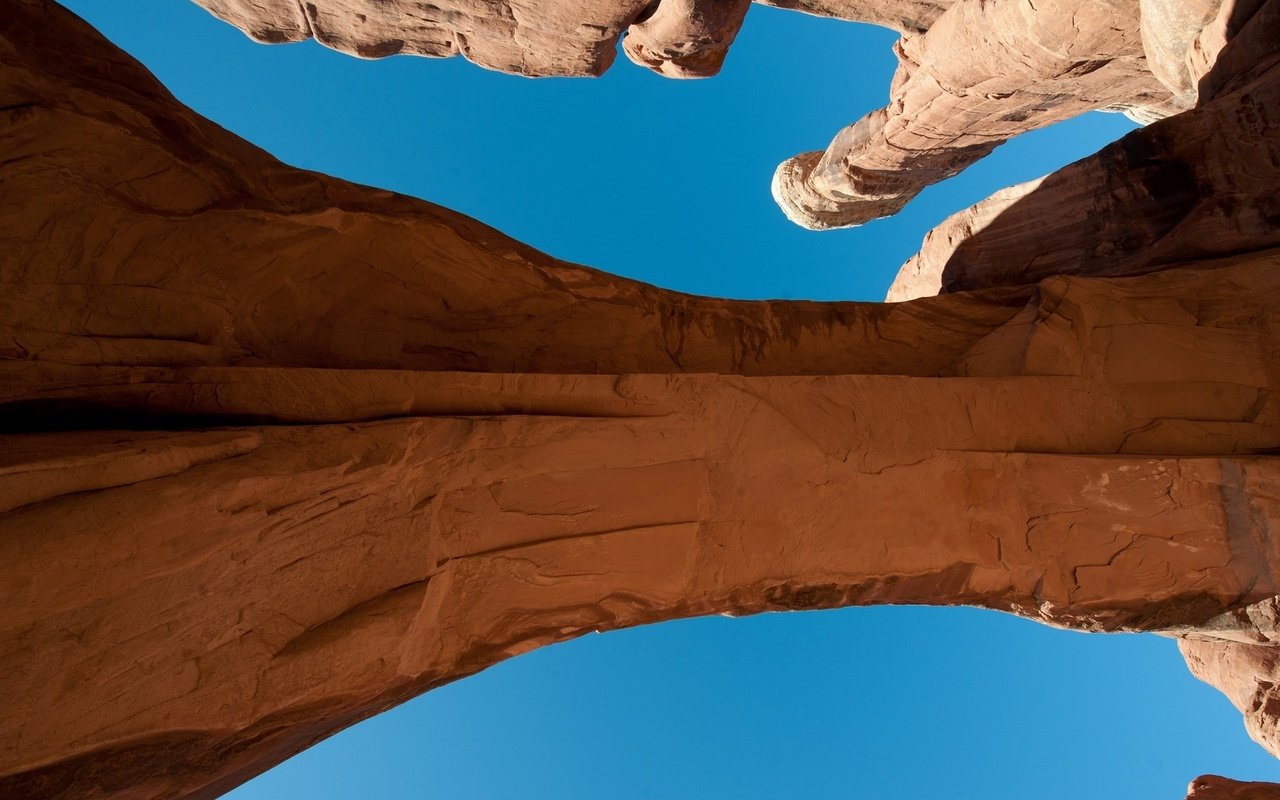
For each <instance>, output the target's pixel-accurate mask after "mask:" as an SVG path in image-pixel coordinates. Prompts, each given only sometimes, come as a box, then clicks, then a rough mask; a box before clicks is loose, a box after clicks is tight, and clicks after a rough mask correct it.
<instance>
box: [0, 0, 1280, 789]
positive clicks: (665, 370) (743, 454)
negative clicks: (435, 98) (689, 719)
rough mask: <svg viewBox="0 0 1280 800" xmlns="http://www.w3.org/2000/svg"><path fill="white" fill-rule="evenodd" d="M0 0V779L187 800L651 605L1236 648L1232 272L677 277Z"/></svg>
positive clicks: (1255, 270) (1254, 438) (1244, 359)
mask: <svg viewBox="0 0 1280 800" xmlns="http://www.w3.org/2000/svg"><path fill="white" fill-rule="evenodd" d="M9 5H10V8H11V12H12V13H9V14H6V15H5V17H4V18H3V19H0V60H2V61H3V65H4V67H5V69H4V71H3V72H0V91H3V93H4V98H5V102H4V106H5V112H4V113H5V115H6V127H5V128H4V129H3V131H2V132H0V136H2V137H3V138H2V139H0V148H3V152H4V153H5V155H6V167H5V168H6V174H5V177H6V182H7V186H6V189H7V191H6V193H5V195H4V198H5V199H4V202H2V203H0V220H2V221H3V230H4V231H5V235H6V237H7V241H6V248H5V249H4V251H3V252H4V257H3V261H0V269H2V270H3V273H2V274H3V280H4V282H5V283H6V285H7V288H8V289H9V291H8V292H7V293H6V295H5V297H4V300H3V302H4V304H5V305H4V311H5V313H4V316H3V329H0V335H2V336H3V340H2V341H3V345H2V346H3V347H4V353H5V356H6V360H5V362H4V365H3V371H0V389H2V390H3V393H2V394H0V401H2V402H3V403H4V408H5V413H6V422H7V423H8V427H9V429H10V430H11V431H13V432H12V433H10V434H9V435H7V436H5V439H4V443H5V449H4V454H5V455H4V459H5V461H4V465H3V468H4V475H5V481H4V483H3V485H2V488H3V492H2V495H3V496H2V499H3V506H4V509H3V510H4V513H3V515H2V516H0V531H3V533H2V534H0V548H2V549H3V550H4V552H3V554H0V570H3V572H2V573H0V574H3V581H0V585H3V586H4V587H5V589H4V591H5V597H4V599H5V603H4V611H3V615H2V616H0V636H2V637H3V638H4V645H3V646H2V647H0V653H2V654H3V655H0V659H3V661H0V694H3V695H4V696H6V697H15V698H19V701H18V702H17V703H14V704H10V705H9V706H8V707H6V708H5V710H4V711H3V712H2V713H3V714H4V715H5V716H4V719H3V723H4V730H5V731H6V733H5V738H4V739H3V740H2V741H0V775H3V777H0V788H3V789H4V791H5V792H6V793H13V794H17V795H21V794H24V793H25V794H28V795H32V794H42V793H43V794H49V795H54V796H56V795H57V794H59V793H61V794H63V795H65V796H94V795H95V794H98V795H102V794H116V795H121V796H127V795H129V794H134V795H142V796H147V795H154V796H172V795H176V794H190V795H193V796H204V795H210V794H215V793H217V792H218V791H220V790H223V789H225V788H227V787H228V786H230V785H234V784H235V783H236V782H238V781H241V780H243V779H244V778H245V777H247V776H249V775H251V774H254V773H256V772H257V771H260V770H262V769H265V768H266V767H268V766H270V764H272V763H275V762H276V761H279V760H280V759H282V758H284V757H286V756H287V755H289V754H290V753H292V752H296V751H297V750H298V749H301V748H302V747H305V746H306V745H307V744H308V743H309V742H311V741H314V740H315V739H317V738H319V737H322V736H324V735H326V734H328V733H330V732H332V731H334V730H337V729H339V728H341V727H343V726H345V725H348V724H350V723H352V722H354V721H355V720H357V719H359V718H361V717H363V716H367V715H369V714H372V713H376V712H377V711H378V710H381V709H383V708H385V707H387V706H388V705H390V704H393V703H395V702H398V701H400V700H402V699H404V698H405V697H408V696H411V695H413V694H415V693H418V692H421V691H424V690H426V689H428V688H430V687H431V686H432V685H435V684H438V683H439V682H442V681H446V680H453V679H456V678H459V677H462V676H465V675H466V674H470V673H471V672H474V671H475V670H478V669H481V668H483V667H484V666H486V665H487V664H490V663H493V662H494V661H495V660H498V659H500V658H503V657H506V656H508V655H511V654H513V653H516V652H521V651H522V650H524V649H527V648H529V647H534V646H537V645H539V644H542V643H546V642H549V641H554V640H557V639H560V638H565V637H569V636H573V635H577V634H578V633H582V632H585V631H589V630H596V629H605V628H610V627H621V626H624V625H629V624H637V623H640V622H648V621H655V620H658V619H664V618H671V617H675V616H687V615H693V614H702V613H721V612H733V613H750V612H751V611H755V610H763V609H769V608H808V607H829V606H834V605H847V604H858V603H873V602H922V603H934V604H955V603H968V604H974V605H982V606H986V607H991V608H998V609H1002V610H1010V611H1014V612H1017V613H1021V614H1024V615H1027V616H1031V617H1033V618H1038V619H1041V620H1043V621H1048V622H1051V623H1055V624H1064V625H1072V626H1077V627H1084V628H1089V629H1099V630H1115V629H1163V630H1175V631H1181V632H1183V633H1188V632H1195V633H1196V635H1198V636H1209V637H1212V640H1211V641H1209V642H1208V643H1207V644H1195V645H1189V647H1197V648H1199V647H1203V648H1206V649H1208V650H1210V651H1211V652H1228V651H1229V652H1232V653H1234V652H1237V649H1230V648H1235V646H1234V645H1230V646H1228V645H1224V644H1223V643H1222V641H1221V640H1222V639H1223V638H1224V637H1235V638H1241V639H1243V638H1249V637H1253V638H1254V639H1255V640H1256V639H1259V638H1261V639H1263V640H1265V639H1266V638H1267V636H1269V635H1270V634H1269V633H1268V617H1267V611H1268V609H1269V606H1267V605H1266V603H1265V601H1266V600H1267V599H1268V598H1270V597H1271V596H1273V595H1275V594H1276V591H1277V590H1276V586H1275V580H1276V575H1277V573H1276V570H1275V567H1274V563H1275V562H1274V559H1275V557H1276V554H1275V543H1274V542H1272V541H1271V540H1270V538H1269V537H1268V536H1267V525H1268V524H1269V520H1271V519H1274V518H1275V517H1276V513H1277V509H1276V508H1275V503H1276V502H1277V501H1276V499H1275V498H1276V496H1277V492H1276V489H1275V484H1276V480H1277V477H1278V475H1277V467H1276V462H1275V460H1274V458H1273V457H1272V456H1270V455H1269V453H1270V452H1271V451H1273V450H1274V448H1276V447H1277V446H1278V442H1277V431H1278V430H1280V423H1278V422H1277V419H1276V414H1277V413H1280V412H1277V410H1276V407H1275V405H1274V403H1273V402H1272V400H1271V398H1272V396H1273V395H1272V392H1273V386H1274V385H1275V381H1276V364H1280V359H1278V358H1277V355H1280V343H1278V342H1277V340H1276V338H1275V337H1276V335H1275V330H1276V325H1275V314H1276V311H1275V309H1274V307H1275V303H1274V302H1273V299H1274V297H1275V296H1276V292H1277V286H1276V281H1277V280H1278V278H1277V277H1276V270H1275V266H1276V263H1277V255H1276V253H1275V251H1273V250H1259V251H1258V252H1248V251H1245V252H1240V253H1237V254H1235V255H1233V256H1231V257H1229V258H1226V259H1223V260H1222V261H1220V262H1218V263H1215V264H1190V265H1187V266H1188V267H1190V268H1184V269H1177V270H1170V271H1166V272H1161V273H1158V274H1152V275H1148V276H1143V277H1135V278H1130V279H1126V280H1114V279H1103V278H1079V277H1071V276H1058V277H1053V278H1048V279H1045V280H1043V281H1041V282H1039V283H1038V284H1036V285H1033V286H1022V287H1014V288H1008V289H998V288H997V289H988V290H985V291H982V292H973V293H969V294H965V295H957V296H952V297H940V298H927V299H922V300H918V301H915V302H912V303H907V304H901V305H895V306H881V305H875V304H858V303H835V304H813V303H738V302H728V301H717V300H708V299H703V298H692V297H688V296H683V295H678V294H675V293H670V292H664V291H661V290H657V289H654V288H652V287H646V286H643V285H640V284H635V283H632V282H628V281H624V280H621V279H617V278H612V277H609V276H605V275H602V274H600V273H596V272H593V271H591V270H587V269H584V268H580V267H575V266H573V265H568V264H563V263H561V262H556V261H554V260H553V259H550V258H548V257H546V256H543V255H541V254H538V253H535V252H533V251H530V250H528V249H527V248H524V247H522V246H520V245H518V244H517V243H514V242H512V241H510V240H508V239H506V238H505V237H502V236H501V235H500V234H497V233H496V232H494V231H491V230H489V229H486V228H484V227H483V226H480V225H478V224H476V223H474V222H472V221H470V220H467V219H465V218H462V217H460V216H458V215H455V214H452V213H450V212H447V211H444V210H442V209H438V208H436V207H433V206H430V205H428V204H425V203H420V202H417V201H412V200H409V199H407V198H403V197H397V196H394V195H390V194H388V193H385V192H377V191H374V190H369V189H364V188H361V187H356V186H352V185H350V184H345V183H343V182H340V181H334V180H330V179H326V178H323V177H321V176H316V175H313V174H309V173H304V172H301V171H298V170H292V169H290V168H287V167H284V166H283V165H280V164H278V163H277V162H275V161H273V160H272V159H270V158H269V157H268V156H266V155H265V154H263V153H262V152H260V151H258V150H256V149H254V148H252V147H251V146H249V145H247V144H245V143H244V142H242V141H240V140H238V139H236V138H235V137H232V136H230V135H229V134H227V133H226V132H224V131H221V130H220V129H217V128H216V127H215V126H212V125H211V124H209V123H207V122H206V121H204V120H201V119H199V118H198V117H196V116H195V115H193V114H192V113H191V112H189V111H187V110H185V109H183V108H182V107H181V106H179V105H178V104H177V103H176V102H175V101H173V100H172V98H170V97H169V96H168V95H167V93H166V92H164V90H163V89H162V88H161V87H159V85H158V84H156V83H155V82H154V80H153V79H151V78H150V76H148V75H146V73H145V71H143V70H142V69H141V68H140V67H138V66H137V65H136V64H135V63H133V62H131V61H130V60H129V59H127V57H125V56H123V55H122V54H120V53H119V52H118V51H116V50H114V48H111V47H110V46H109V45H107V44H106V43H105V42H103V41H101V39H100V38H98V37H97V36H96V35H95V34H93V32H92V31H90V30H89V29H88V28H87V27H86V26H84V25H83V24H82V23H79V22H78V21H76V20H74V19H73V18H71V17H70V15H68V14H66V13H65V12H63V11H61V10H60V9H58V8H57V7H56V6H53V5H51V4H49V3H46V2H42V1H41V0H11V1H10V4H9ZM1171 122H1172V121H1171ZM1174 130H1175V131H1176V130H1177V129H1176V128H1174ZM1142 141H1146V140H1142ZM1155 141H1156V142H1157V143H1158V141H1159V140H1158V139H1156V140H1155ZM1162 266H1163V265H1162ZM1032 408H1034V409H1036V410H1037V412H1038V416H1032V415H1029V414H1028V413H1027V409H1032ZM73 419H74V422H72V420H73ZM1046 420H1048V423H1046ZM73 427H75V428H86V429H87V430H69V428H73ZM33 429H35V430H43V431H44V432H43V433H32V432H30V431H31V430H33ZM1255 677H1256V675H1255V674H1253V673H1248V672H1247V671H1246V673H1244V674H1243V679H1242V678H1241V673H1236V672H1229V674H1228V677H1227V678H1226V679H1224V680H1237V679H1242V680H1253V679H1254V678H1255ZM1254 683H1255V684H1256V680H1255V681H1254ZM1242 685H1243V683H1242ZM1255 716H1259V715H1255ZM1259 718H1262V719H1265V708H1263V710H1262V713H1261V715H1260V716H1259Z"/></svg>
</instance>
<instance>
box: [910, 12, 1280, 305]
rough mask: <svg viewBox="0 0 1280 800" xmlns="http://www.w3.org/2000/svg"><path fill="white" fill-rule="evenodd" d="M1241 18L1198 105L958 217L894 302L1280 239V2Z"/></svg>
mask: <svg viewBox="0 0 1280 800" xmlns="http://www.w3.org/2000/svg"><path fill="white" fill-rule="evenodd" d="M1232 17H1233V19H1234V23H1233V25H1232V27H1231V30H1230V35H1229V37H1227V36H1224V37H1221V38H1222V39H1224V44H1223V45H1222V46H1221V47H1220V48H1219V49H1218V51H1217V53H1216V55H1215V56H1214V60H1215V63H1216V64H1217V65H1218V66H1217V68H1216V69H1214V70H1213V71H1212V72H1211V73H1209V74H1204V75H1201V76H1200V77H1199V79H1198V81H1199V82H1200V83H1201V84H1202V89H1201V95H1200V102H1201V105H1200V107H1198V108H1196V109H1194V110H1191V111H1187V112H1185V113H1182V114H1179V115H1177V116H1174V117H1171V118H1169V119H1165V120H1161V121H1159V122H1156V123H1154V124H1152V125H1150V126H1148V127H1146V128H1144V129H1142V130H1138V131H1134V132H1133V133H1131V134H1129V135H1128V136H1126V137H1124V138H1123V139H1121V140H1120V141H1118V142H1116V143H1114V144H1112V145H1110V146H1108V147H1106V148H1104V149H1103V150H1102V151H1101V152H1099V153H1097V154H1096V155H1093V156H1090V157H1088V158H1085V159H1083V160H1081V161H1078V162H1076V163H1074V164H1071V165H1069V166H1067V167H1066V168H1064V169H1061V170H1059V171H1057V172H1055V173H1054V174H1052V175H1050V176H1048V177H1046V178H1043V179H1041V180H1037V181H1032V182H1031V183H1028V184H1023V185H1021V186H1016V187H1011V188H1009V189H1006V190H1004V191H1002V192H999V193H997V194H996V195H993V196H992V197H990V198H988V199H987V200H984V201H982V202H981V203H978V204H977V205H975V206H973V207H972V208H969V209H966V210H964V211H961V212H959V213H958V214H955V215H954V216H952V217H951V218H950V219H948V220H946V221H945V222H944V223H943V224H942V225H940V226H938V227H937V228H935V229H934V230H933V231H931V232H930V233H929V235H928V237H927V238H926V239H925V242H924V246H923V248H922V249H921V251H920V253H919V254H917V255H916V256H914V257H913V258H912V259H911V260H909V261H908V262H907V263H906V264H905V265H904V266H903V268H902V270H901V271H900V272H899V274H898V277H897V279H896V280H895V281H894V284H893V286H892V287H891V288H890V290H889V295H888V299H889V300H909V299H912V298H914V297H924V296H928V295H933V294H937V293H938V292H940V291H943V292H954V291H965V290H969V289H980V288H987V287H992V286H1003V285H1020V284H1024V283H1026V282H1027V281H1029V280H1039V279H1041V278H1044V277H1048V276H1050V275H1061V274H1070V275H1134V274H1139V273H1144V272H1150V271H1152V270H1154V269H1160V268H1162V267H1163V266H1166V265H1169V264H1173V263H1177V262H1180V261H1186V260H1188V259H1190V258H1202V259H1209V258H1217V257H1220V256H1225V255H1231V254H1233V253H1238V252H1241V251H1245V250H1250V249H1255V248H1258V247H1262V246H1276V245H1280V180H1277V178H1276V173H1275V168H1274V166H1273V165H1276V164H1280V80H1278V79H1277V77H1276V73H1277V70H1278V69H1280V3H1275V2H1271V3H1261V2H1247V0H1246V2H1241V3H1239V4H1236V5H1235V6H1234V7H1233V15H1232ZM1259 165H1267V168H1265V169H1259Z"/></svg>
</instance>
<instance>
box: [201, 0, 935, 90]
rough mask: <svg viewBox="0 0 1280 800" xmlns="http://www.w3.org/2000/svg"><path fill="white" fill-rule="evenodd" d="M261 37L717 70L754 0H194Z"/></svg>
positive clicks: (514, 62)
mask: <svg viewBox="0 0 1280 800" xmlns="http://www.w3.org/2000/svg"><path fill="white" fill-rule="evenodd" d="M195 2H197V3H198V4H200V5H201V6H203V7H204V8H206V9H208V10H209V11H210V12H211V13H212V14H214V15H215V16H217V17H219V18H221V19H223V20H226V21H227V22H230V23H231V24H232V25H235V26H236V27H237V28H239V29H240V30H242V31H244V32H245V33H247V34H248V35H249V36H251V37H252V38H254V39H255V40H257V41H260V42H267V43H277V42H296V41H301V40H303V39H310V38H314V39H315V40H316V41H317V42H319V43H321V44H323V45H325V46H326V47H332V48H333V49H335V50H340V51H342V52H344V53H350V54H351V55H355V56H360V57H362V58H381V57H383V56H389V55H395V54H398V53H406V54H411V55H420V56H434V57H445V56H452V55H457V54H461V55H462V56H463V57H465V58H466V59H468V60H469V61H472V62H474V63H476V64H479V65H480V66H482V67H488V68H489V69H496V70H501V71H502V72H512V73H516V74H519V75H531V76H541V75H600V74H602V73H603V72H604V71H605V70H607V69H608V68H609V67H610V66H611V65H612V64H613V59H614V56H615V54H616V52H617V47H618V41H619V39H620V38H622V37H624V35H625V39H624V40H623V50H624V51H625V52H626V54H627V56H628V57H629V58H630V59H631V60H632V61H634V62H635V63H637V64H640V65H642V66H646V67H649V68H651V69H654V70H656V71H657V72H660V73H662V74H664V75H668V76H670V77H679V78H692V77H705V76H708V75H714V74H715V73H716V72H718V71H719V69H720V65H721V63H722V62H723V61H724V57H725V54H726V53H727V52H728V48H729V45H730V44H732V43H733V38H734V36H736V35H737V33H738V28H739V27H740V26H741V25H742V18H743V16H744V15H745V14H746V13H747V7H748V6H749V5H750V2H751V0H591V1H590V2H582V1H581V0H577V1H573V2H570V1H569V0H536V2H530V0H523V1H522V0H440V2H437V3H420V2H411V0H315V1H314V2H298V0H195ZM951 2H952V0H776V1H775V2H771V3H769V5H775V6H779V7H782V8H793V9H796V10H798V11H805V12H808V13H810V14H820V15H822V16H830V17H840V18H843V19H853V20H861V21H864V22H872V23H875V24H878V25H884V26H887V27H891V28H895V29H897V30H901V31H908V32H921V31H924V30H925V29H927V28H928V26H929V25H930V24H932V23H933V21H934V20H935V19H937V18H938V16H939V15H940V14H941V13H942V12H943V10H944V9H945V8H946V7H947V6H948V5H950V4H951Z"/></svg>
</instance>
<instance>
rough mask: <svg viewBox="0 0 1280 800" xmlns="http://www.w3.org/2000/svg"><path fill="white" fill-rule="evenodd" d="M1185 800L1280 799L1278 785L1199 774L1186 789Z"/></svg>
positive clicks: (1279, 787)
mask: <svg viewBox="0 0 1280 800" xmlns="http://www.w3.org/2000/svg"><path fill="white" fill-rule="evenodd" d="M1187 800H1280V785H1277V784H1274V783H1243V782H1241V781H1233V780H1231V779H1230V778H1223V777H1221V776H1219V775H1201V776H1200V777H1199V778H1196V779H1195V780H1194V781H1192V782H1191V786H1190V787H1189V788H1188V789H1187Z"/></svg>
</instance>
